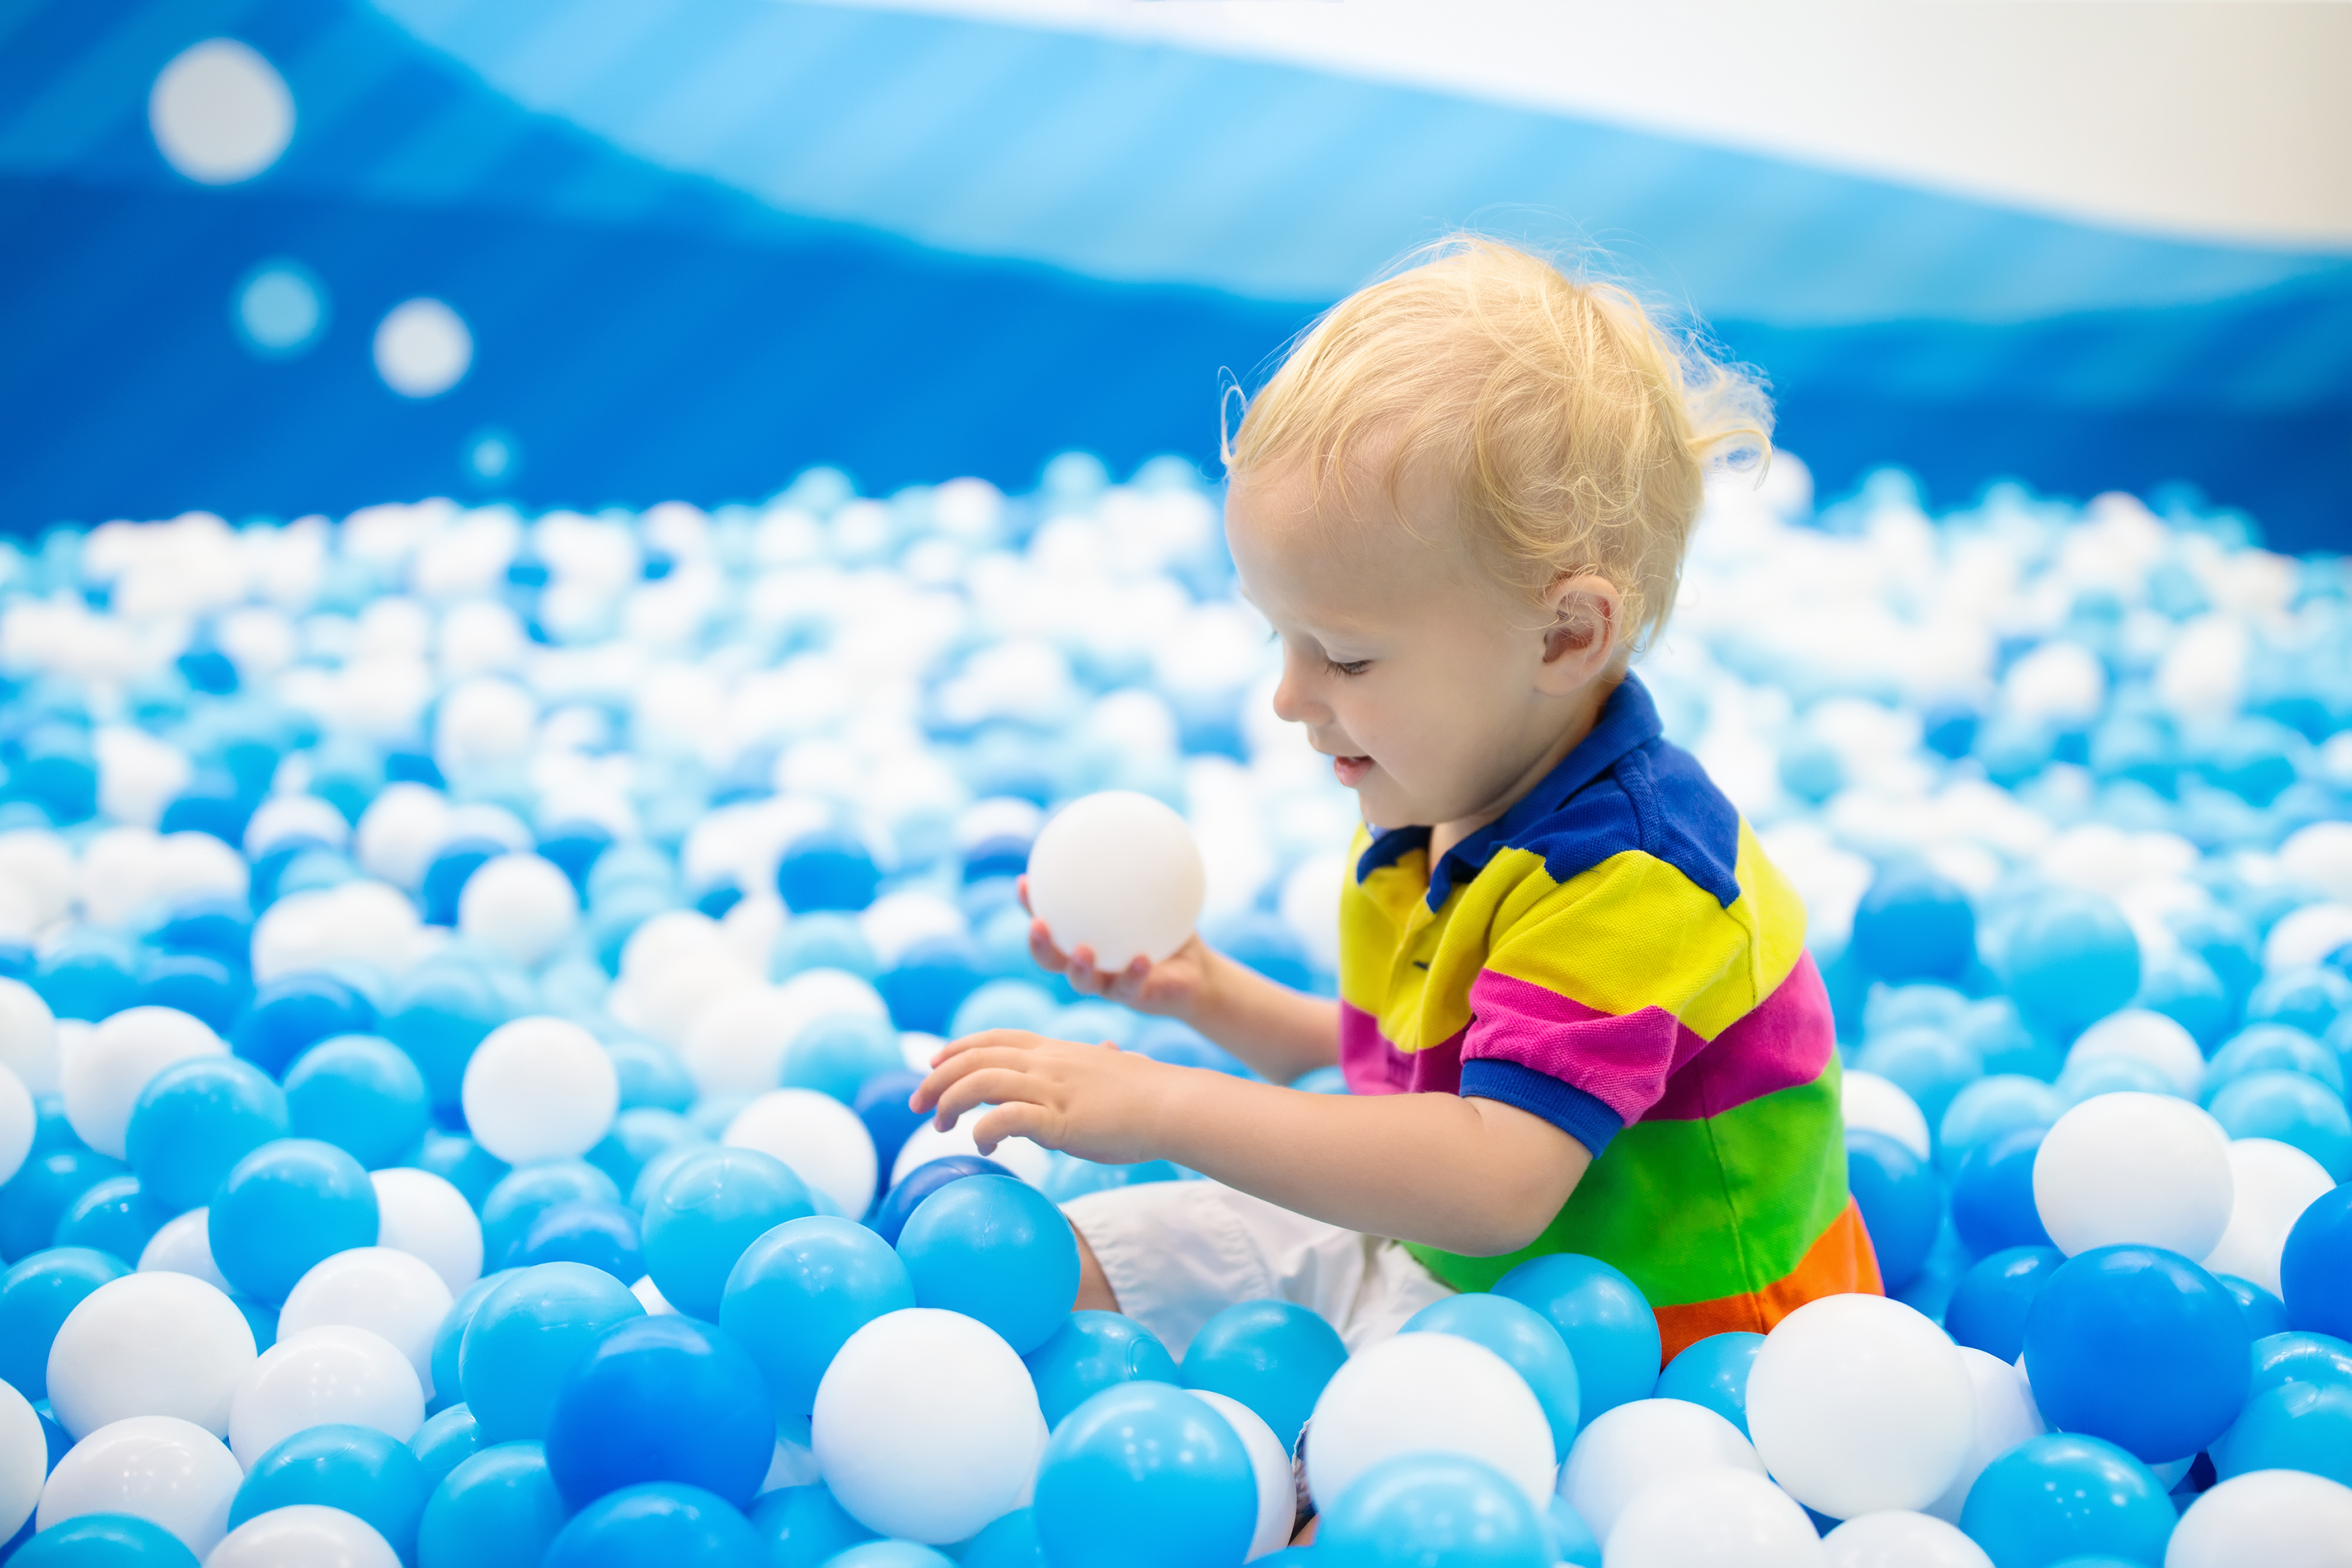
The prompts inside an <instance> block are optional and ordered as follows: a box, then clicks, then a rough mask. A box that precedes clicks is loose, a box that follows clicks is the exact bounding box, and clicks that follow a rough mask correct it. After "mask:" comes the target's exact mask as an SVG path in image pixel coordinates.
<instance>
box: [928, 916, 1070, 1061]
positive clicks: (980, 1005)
mask: <svg viewBox="0 0 2352 1568" xmlns="http://www.w3.org/2000/svg"><path fill="white" fill-rule="evenodd" d="M1024 918H1025V916H1024ZM1055 1007H1056V1004H1055V1000H1054V994H1053V993H1052V992H1051V991H1048V990H1047V989H1045V987H1043V986H1040V985H1035V984H1033V983H1032V982H1030V981H1028V980H991V981H989V982H988V983H987V984H986V985H984V986H982V987H981V988H979V989H978V990H976V991H974V992H972V993H971V995H970V996H968V997H966V998H964V999H963V1001H962V1002H961V1005H959V1006H958V1007H957V1008H956V1010H955V1017H954V1018H952V1019H950V1020H949V1021H948V1038H949V1039H950V1040H961V1039H962V1038H963V1037H964V1036H965V1035H968V1034H978V1033H979V1032H980V1031H981V1030H986V1029H1024V1030H1029V1031H1030V1032H1031V1033H1033V1034H1044V1033H1046V1032H1047V1031H1048V1030H1050V1029H1051V1028H1052V1025H1053V1021H1054V1013H1055Z"/></svg>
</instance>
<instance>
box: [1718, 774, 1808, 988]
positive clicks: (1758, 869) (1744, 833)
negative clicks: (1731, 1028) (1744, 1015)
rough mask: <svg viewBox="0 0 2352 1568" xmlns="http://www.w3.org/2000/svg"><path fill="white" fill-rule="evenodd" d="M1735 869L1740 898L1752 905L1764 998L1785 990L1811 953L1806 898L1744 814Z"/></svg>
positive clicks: (1750, 922) (1749, 910) (1750, 913)
mask: <svg viewBox="0 0 2352 1568" xmlns="http://www.w3.org/2000/svg"><path fill="white" fill-rule="evenodd" d="M1733 874H1735V875H1736V876H1738V879H1739V889H1740V892H1739V899H1738V904H1745V905H1747V910H1746V915H1747V922H1748V928H1749V929H1750V930H1752V931H1754V932H1755V933H1756V995H1757V997H1758V998H1759V999H1761V998H1765V997H1769V996H1770V995H1771V994H1772V993H1773V992H1774V991H1777V990H1779V989H1780V982H1781V981H1783V980H1785V979H1787V978H1788V977H1789V974H1790V970H1792V969H1794V968H1795V967H1797V960H1798V959H1800V958H1801V957H1803V956H1805V901H1804V900H1803V899H1801V898H1800V897H1798V896H1797V890H1796V889H1795V888H1793V887H1791V886H1790V885H1789V879H1788V878H1787V877H1785V876H1782V875H1781V874H1780V867H1779V866H1776V865H1774V864H1773V863H1772V862H1771V859H1770V857H1769V856H1768V855H1766V854H1765V852H1764V846H1763V845H1762V844H1760V843H1758V842H1757V841H1756V832H1755V830H1754V829H1752V828H1750V827H1749V826H1748V819H1747V818H1745V817H1742V818H1741V819H1740V820H1739V863H1738V867H1737V868H1736V869H1735V871H1734V873H1733ZM1738 904H1735V905H1734V907H1735V908H1737V907H1738Z"/></svg>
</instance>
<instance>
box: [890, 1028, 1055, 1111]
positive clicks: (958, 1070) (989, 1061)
mask: <svg viewBox="0 0 2352 1568" xmlns="http://www.w3.org/2000/svg"><path fill="white" fill-rule="evenodd" d="M1035 1038H1036V1037H1035V1036H1034V1035H1031V1034H1028V1033H1026V1032H1024V1031H1023V1030H1017V1029H992V1030H982V1031H981V1032H980V1033H978V1034H969V1035H966V1036H964V1037H963V1039H961V1040H950V1041H949V1042H948V1043H947V1044H945V1045H943V1046H941V1047H940V1052H939V1054H938V1055H937V1056H936V1057H934V1058H932V1062H931V1071H930V1072H929V1075H928V1076H927V1077H925V1078H924V1080H923V1081H922V1082H920V1083H918V1084H917V1085H915V1092H913V1093H912V1094H910V1095H908V1097H907V1108H908V1110H910V1111H928V1110H929V1109H930V1108H931V1107H932V1106H934V1105H936V1104H937V1103H939V1100H940V1096H941V1095H942V1094H945V1093H946V1092H948V1089H949V1087H950V1085H952V1084H953V1083H955V1082H957V1081H958V1080H959V1079H961V1078H962V1077H964V1076H965V1075H966V1074H967V1073H971V1072H976V1071H980V1070H981V1069H982V1068H984V1067H992V1066H1018V1065H1021V1064H1024V1063H1025V1062H1027V1061H1029V1051H1030V1042H1032V1041H1033V1040H1035Z"/></svg>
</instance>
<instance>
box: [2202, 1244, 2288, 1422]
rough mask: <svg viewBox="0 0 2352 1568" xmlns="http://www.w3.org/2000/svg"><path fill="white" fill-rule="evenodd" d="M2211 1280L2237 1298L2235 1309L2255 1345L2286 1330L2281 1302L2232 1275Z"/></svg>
mask: <svg viewBox="0 0 2352 1568" xmlns="http://www.w3.org/2000/svg"><path fill="white" fill-rule="evenodd" d="M2213 1277H2214V1279H2216V1280H2218V1281H2221V1288H2222V1289H2223V1290H2225V1291H2229V1292H2230V1294H2231V1295H2232V1296H2234V1297H2236V1298H2237V1301H2238V1310H2239V1311H2240V1312H2243V1313H2245V1314H2246V1332H2247V1333H2250V1334H2252V1335H2253V1337H2254V1341H2255V1343H2257V1344H2259V1343H2261V1342H2262V1341H2263V1340H2265V1339H2268V1338H2269V1337H2270V1336H2271V1335H2273V1334H2281V1333H2286V1332H2287V1331H2288V1323H2287V1316H2286V1303H2285V1302H2284V1301H2280V1300H2279V1299H2278V1298H2277V1297H2276V1296H2274V1295H2273V1294H2271V1293H2270V1292H2269V1291H2265V1290H2263V1288H2262V1287H2261V1286H2260V1285H2257V1284H2255V1283H2254V1282H2253V1281H2252V1280H2241V1279H2240V1278H2238V1277H2237V1276H2236V1275H2235V1274H2216V1275H2214V1276H2213ZM2256 1354H2260V1353H2259V1352H2257V1353H2256ZM2249 1397H2252V1396H2251V1395H2250V1396H2249Z"/></svg>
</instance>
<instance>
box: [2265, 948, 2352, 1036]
mask: <svg viewBox="0 0 2352 1568" xmlns="http://www.w3.org/2000/svg"><path fill="white" fill-rule="evenodd" d="M2347 1012H2352V979H2347V978H2346V977H2344V976H2342V975H2339V974H2337V973H2336V971H2335V970H2333V969H2330V968H2327V967H2325V966H2323V965H2318V964H2311V965H2306V966H2305V967H2301V968H2295V969H2286V970H2283V971H2281V972H2280V973H2278V974H2275V975H2272V976H2269V977H2266V978H2264V979H2263V982H2262V984H2260V985H2258V986H2256V987H2255V988H2254V989H2253V994H2252V996H2250V997H2248V998H2246V1021H2247V1022H2249V1023H2283V1024H2285V1025H2286V1026H2287V1027H2288V1028H2290V1029H2299V1030H2303V1032H2304V1033H2305V1034H2308V1035H2313V1036H2325V1035H2326V1033H2327V1031H2328V1030H2329V1029H2330V1028H2331V1027H2333V1026H2334V1024H2335V1022H2336V1019H2339V1018H2341V1017H2343V1016H2344V1015H2345V1014H2346V1013H2347Z"/></svg>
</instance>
